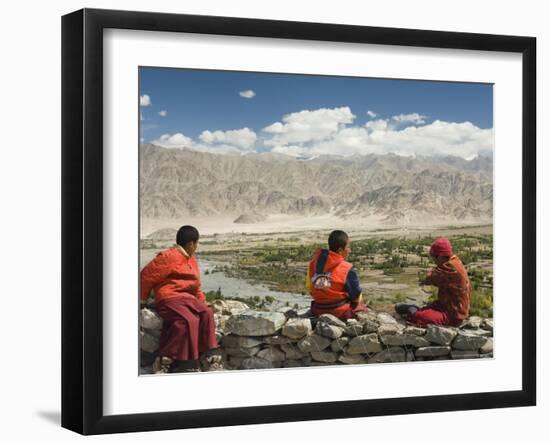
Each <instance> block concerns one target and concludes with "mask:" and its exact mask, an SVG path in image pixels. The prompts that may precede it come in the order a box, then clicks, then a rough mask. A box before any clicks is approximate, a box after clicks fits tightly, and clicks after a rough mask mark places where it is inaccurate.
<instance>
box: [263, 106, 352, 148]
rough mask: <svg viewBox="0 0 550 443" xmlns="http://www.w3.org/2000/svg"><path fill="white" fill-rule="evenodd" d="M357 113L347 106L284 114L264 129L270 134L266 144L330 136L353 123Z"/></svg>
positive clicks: (321, 138)
mask: <svg viewBox="0 0 550 443" xmlns="http://www.w3.org/2000/svg"><path fill="white" fill-rule="evenodd" d="M354 119H355V115H353V113H352V112H351V109H350V108H349V107H347V106H345V107H341V108H333V109H327V108H321V109H316V110H313V111H310V110H304V111H300V112H293V113H291V114H287V115H285V116H283V118H282V122H275V123H273V124H271V125H269V126H267V127H265V128H263V131H264V132H266V133H267V134H268V136H270V137H268V138H267V139H266V140H265V142H264V143H265V145H266V146H285V145H288V144H296V143H308V142H313V141H319V140H323V139H326V138H328V137H330V136H331V135H333V134H335V133H336V132H338V130H340V129H342V128H343V127H344V126H345V125H346V124H349V123H352V122H353V120H354Z"/></svg>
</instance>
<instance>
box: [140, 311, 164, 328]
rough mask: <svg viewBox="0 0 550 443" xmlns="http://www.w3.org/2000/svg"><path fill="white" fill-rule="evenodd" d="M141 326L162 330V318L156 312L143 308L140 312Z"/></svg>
mask: <svg viewBox="0 0 550 443" xmlns="http://www.w3.org/2000/svg"><path fill="white" fill-rule="evenodd" d="M139 325H140V326H141V327H142V328H145V329H162V318H160V315H158V314H157V313H156V312H155V311H152V310H151V309H149V308H143V309H141V310H140V311H139Z"/></svg>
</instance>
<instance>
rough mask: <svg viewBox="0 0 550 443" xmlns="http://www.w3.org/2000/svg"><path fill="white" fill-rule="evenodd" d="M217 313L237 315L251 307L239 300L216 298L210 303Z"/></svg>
mask: <svg viewBox="0 0 550 443" xmlns="http://www.w3.org/2000/svg"><path fill="white" fill-rule="evenodd" d="M210 305H211V306H212V310H213V311H214V312H215V313H218V314H223V315H235V314H240V313H241V312H245V311H247V310H248V309H250V307H249V306H248V305H247V304H246V303H243V302H242V301H239V300H214V301H213V302H212V303H210Z"/></svg>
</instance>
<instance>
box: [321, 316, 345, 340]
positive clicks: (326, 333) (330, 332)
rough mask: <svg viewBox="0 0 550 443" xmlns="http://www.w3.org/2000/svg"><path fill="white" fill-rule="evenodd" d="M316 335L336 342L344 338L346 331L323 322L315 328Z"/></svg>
mask: <svg viewBox="0 0 550 443" xmlns="http://www.w3.org/2000/svg"><path fill="white" fill-rule="evenodd" d="M315 333H317V334H319V335H322V336H323V337H327V338H331V339H333V340H335V339H337V338H340V337H341V336H342V334H343V333H344V329H343V328H340V327H338V326H334V325H331V324H329V323H325V322H323V321H318V322H317V326H316V327H315Z"/></svg>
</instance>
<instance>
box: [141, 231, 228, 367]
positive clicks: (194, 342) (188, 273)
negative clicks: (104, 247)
mask: <svg viewBox="0 0 550 443" xmlns="http://www.w3.org/2000/svg"><path fill="white" fill-rule="evenodd" d="M176 242H177V244H176V246H174V247H173V248H170V249H167V250H165V251H162V252H160V253H159V254H158V255H157V256H156V257H155V258H154V259H153V260H151V261H150V262H149V263H148V264H147V265H146V266H145V267H144V268H143V269H142V271H141V273H140V300H141V304H142V305H144V304H145V302H146V300H147V298H148V297H149V293H150V292H151V291H153V294H154V297H155V305H156V309H157V312H158V314H159V315H160V316H161V318H162V320H163V324H162V331H161V335H160V343H159V349H158V358H157V359H156V361H155V363H154V365H153V370H154V371H155V372H156V373H163V372H180V370H197V369H198V368H199V356H200V354H202V353H205V352H206V351H209V350H211V349H214V348H217V347H218V343H217V340H216V331H215V324H214V314H213V312H212V310H211V309H210V307H209V306H208V305H207V304H206V297H205V296H204V293H203V292H202V290H201V282H200V270H199V264H198V262H197V259H196V258H195V255H194V254H195V251H196V250H197V246H198V243H199V231H197V229H196V228H195V227H193V226H182V227H181V228H180V229H179V231H178V233H177V236H176Z"/></svg>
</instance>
